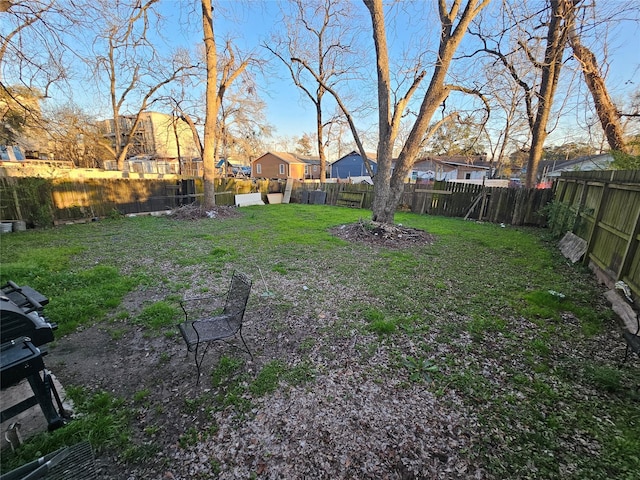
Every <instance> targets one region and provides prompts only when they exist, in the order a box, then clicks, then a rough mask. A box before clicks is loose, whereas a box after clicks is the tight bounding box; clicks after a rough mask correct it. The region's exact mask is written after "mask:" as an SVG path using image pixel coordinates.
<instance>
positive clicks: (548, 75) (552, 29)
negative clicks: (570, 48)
mask: <svg viewBox="0 0 640 480" xmlns="http://www.w3.org/2000/svg"><path fill="white" fill-rule="evenodd" d="M573 8H574V5H573V2H572V0H552V1H551V19H550V22H549V30H548V31H547V46H546V49H545V54H544V63H543V64H542V79H541V82H540V91H539V93H538V107H537V109H536V118H535V121H534V122H533V128H532V130H531V149H530V150H529V160H528V162H527V176H526V187H527V188H534V187H535V186H536V183H537V178H538V166H539V164H540V159H541V158H542V152H543V148H544V142H545V140H546V139H547V135H548V132H547V123H548V121H549V115H550V113H551V105H552V104H553V96H554V94H555V91H556V87H557V86H558V78H559V77H560V70H561V68H562V56H563V53H564V49H565V45H566V40H567V31H568V24H567V21H569V20H570V16H571V15H572V12H573Z"/></svg>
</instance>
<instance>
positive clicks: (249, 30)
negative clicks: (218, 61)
mask: <svg viewBox="0 0 640 480" xmlns="http://www.w3.org/2000/svg"><path fill="white" fill-rule="evenodd" d="M606 3H607V8H613V9H615V5H616V4H618V3H619V4H620V5H622V4H623V3H622V2H618V1H617V0H613V1H609V2H606ZM222 4H223V8H224V9H225V14H226V15H225V16H218V17H216V29H217V31H218V33H219V34H221V35H225V34H229V35H230V36H231V37H232V38H233V39H234V41H235V42H236V43H237V45H238V46H240V47H241V48H243V49H244V50H251V49H257V50H258V51H259V53H260V54H263V55H264V54H265V53H266V52H265V51H264V49H261V48H260V47H258V45H260V44H261V43H262V42H264V41H266V40H267V39H268V38H269V35H270V34H271V31H272V30H273V28H274V26H275V27H277V26H278V22H280V21H281V13H280V8H279V4H278V2H276V1H267V2H255V1H254V2H240V3H238V2H222ZM247 4H248V5H249V8H245V7H246V6H247ZM175 6H177V4H176V5H174V7H175ZM354 6H355V7H356V8H357V9H359V11H360V12H361V14H362V15H363V16H364V15H366V11H365V8H364V6H363V5H362V4H361V2H355V5H354ZM428 8H431V9H432V7H431V6H429V7H428ZM405 13H406V15H404V14H405ZM423 14H425V15H427V14H429V12H428V11H427V12H423ZM396 15H397V17H396V20H397V22H398V25H399V26H398V27H396V26H394V25H392V24H389V25H388V36H389V41H390V43H391V44H392V48H393V46H394V45H395V46H396V47H398V48H401V47H403V46H404V45H406V44H409V43H411V42H412V36H413V35H415V33H416V32H417V31H420V32H422V34H425V33H427V32H426V30H425V29H424V28H423V27H422V22H420V19H416V18H409V16H410V12H402V11H397V12H396ZM403 15H404V16H403ZM637 16H638V15H637V14H636V17H637ZM432 20H433V19H432ZM364 21H365V22H368V20H367V18H364ZM403 22H407V25H406V28H405V25H404V24H403ZM424 23H425V24H429V23H430V22H424ZM366 25H367V26H368V23H367V24H366ZM431 25H434V24H433V23H431ZM610 29H611V30H610V31H609V35H608V45H607V54H608V62H609V65H608V76H607V85H608V87H609V89H610V92H611V94H612V96H613V97H614V98H615V99H617V100H621V101H622V100H623V99H625V98H628V97H629V96H630V95H631V93H632V92H634V91H640V24H639V23H638V22H637V18H636V21H632V20H630V21H625V22H621V23H618V24H616V25H614V26H612V27H610ZM433 33H435V34H436V35H437V33H438V32H437V31H434V32H433ZM194 37H195V40H196V41H197V40H199V39H200V33H199V32H197V34H195V33H194V35H193V36H192V37H191V38H194ZM362 40H363V42H364V43H365V45H366V44H368V46H369V47H368V48H370V49H371V50H372V49H373V40H372V39H371V37H370V32H366V33H365V34H364V35H363V38H362ZM592 48H594V50H596V49H597V48H598V45H597V41H596V43H595V44H593V45H592ZM272 66H273V70H272V72H273V71H275V72H276V74H277V75H278V76H279V78H276V79H275V80H274V81H271V82H269V83H268V84H264V83H263V84H262V85H263V87H264V89H263V93H262V97H263V99H264V100H265V101H266V102H267V105H268V119H269V122H270V123H272V124H273V125H274V126H275V127H276V134H277V135H293V136H300V135H302V133H304V132H311V131H313V130H314V125H315V110H314V109H313V105H312V104H311V103H310V102H309V101H308V100H306V99H303V98H301V95H300V92H299V90H298V89H297V88H296V87H295V86H294V85H293V84H292V82H291V80H290V78H289V77H288V73H287V72H286V70H284V68H282V67H281V66H280V65H279V64H278V63H276V62H274V63H273V64H272ZM374 68H375V66H374V65H373V64H372V66H371V70H374ZM569 130H570V128H569ZM563 132H564V130H562V129H560V130H559V131H558V134H559V135H558V137H559V140H560V141H562V136H563V135H565V134H564V133H563Z"/></svg>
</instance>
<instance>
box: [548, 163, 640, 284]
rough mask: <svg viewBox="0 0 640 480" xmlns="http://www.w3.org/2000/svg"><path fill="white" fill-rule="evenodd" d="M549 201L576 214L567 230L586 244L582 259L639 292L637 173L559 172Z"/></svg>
mask: <svg viewBox="0 0 640 480" xmlns="http://www.w3.org/2000/svg"><path fill="white" fill-rule="evenodd" d="M555 199H556V201H558V202H561V203H563V204H565V205H567V206H569V207H570V208H571V210H572V211H573V212H575V214H576V215H577V217H578V220H579V221H578V223H577V226H576V227H575V229H574V232H573V233H575V234H576V235H578V236H580V237H581V238H583V239H585V240H587V242H588V247H587V254H586V255H585V258H584V262H585V263H589V262H591V263H592V264H595V265H597V267H598V268H599V269H601V270H602V271H603V272H605V273H606V274H607V276H608V277H609V279H610V281H611V282H612V283H613V282H615V281H617V280H621V279H622V280H624V281H625V282H627V284H629V286H630V287H631V288H632V290H633V291H634V293H635V294H636V295H640V258H639V255H638V252H637V246H638V235H639V233H640V232H639V230H640V225H638V223H639V221H640V171H639V170H631V171H603V172H569V173H563V174H562V176H561V177H560V179H559V180H558V183H557V185H556V197H555Z"/></svg>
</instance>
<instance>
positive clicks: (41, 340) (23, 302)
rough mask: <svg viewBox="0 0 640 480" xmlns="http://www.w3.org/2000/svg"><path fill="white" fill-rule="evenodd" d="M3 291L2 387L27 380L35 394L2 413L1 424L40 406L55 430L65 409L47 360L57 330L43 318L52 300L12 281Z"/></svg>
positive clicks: (0, 324) (0, 309) (0, 300)
mask: <svg viewBox="0 0 640 480" xmlns="http://www.w3.org/2000/svg"><path fill="white" fill-rule="evenodd" d="M0 289H1V290H2V292H1V294H0V388H2V389H3V390H4V389H5V388H9V387H11V386H13V385H15V384H17V383H19V382H20V381H22V380H24V379H27V380H28V381H29V385H30V386H31V390H32V391H33V396H32V397H30V398H27V399H25V400H23V401H22V402H20V403H18V404H16V405H13V406H11V407H9V408H6V409H4V410H2V412H0V417H1V418H0V421H2V422H4V421H5V420H8V419H10V418H12V417H14V416H16V415H18V414H19V413H21V412H24V411H25V410H27V409H29V408H31V407H33V406H34V405H40V409H41V410H42V413H43V414H44V416H45V417H46V419H47V423H48V427H49V430H54V429H56V428H58V427H60V426H62V425H64V420H63V418H62V416H61V415H62V413H63V412H64V409H63V407H62V402H61V401H60V397H59V396H58V392H57V391H56V389H55V386H54V384H53V381H52V379H51V375H50V374H49V373H48V372H47V370H46V368H45V365H44V360H43V357H44V355H46V354H47V351H46V344H47V343H49V342H51V341H53V331H54V330H55V329H56V325H55V324H52V323H51V322H49V320H48V319H47V318H46V317H45V316H44V315H43V309H44V306H45V305H47V304H48V303H49V299H48V298H47V297H45V296H44V295H42V294H41V293H40V292H38V291H36V290H34V289H33V288H31V287H28V286H23V287H19V286H18V285H16V284H15V283H13V282H11V281H9V282H7V283H6V284H5V285H3V286H2V287H0ZM52 397H54V398H55V401H56V403H57V406H58V411H56V408H55V407H54V405H53V401H52Z"/></svg>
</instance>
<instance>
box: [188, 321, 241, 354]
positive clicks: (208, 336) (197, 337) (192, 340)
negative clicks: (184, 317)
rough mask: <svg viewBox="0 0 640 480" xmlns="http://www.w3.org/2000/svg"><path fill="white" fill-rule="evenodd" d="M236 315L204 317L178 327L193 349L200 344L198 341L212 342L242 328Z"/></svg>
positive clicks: (227, 336) (231, 334) (190, 348)
mask: <svg viewBox="0 0 640 480" xmlns="http://www.w3.org/2000/svg"><path fill="white" fill-rule="evenodd" d="M234 317H236V315H231V314H229V315H218V316H216V317H211V318H204V319H200V320H196V321H195V322H190V321H187V322H183V323H181V324H180V325H178V328H179V329H180V333H181V334H182V338H184V341H185V342H186V344H187V348H188V349H189V351H191V350H192V349H193V347H195V346H196V345H197V344H198V341H199V342H200V343H204V342H212V341H215V340H222V339H225V338H229V337H232V336H233V335H235V334H236V333H237V332H238V330H239V329H240V325H239V324H238V323H237V322H235V323H234V320H235V319H234ZM194 325H195V328H194ZM196 330H197V332H196Z"/></svg>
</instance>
